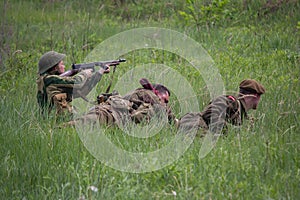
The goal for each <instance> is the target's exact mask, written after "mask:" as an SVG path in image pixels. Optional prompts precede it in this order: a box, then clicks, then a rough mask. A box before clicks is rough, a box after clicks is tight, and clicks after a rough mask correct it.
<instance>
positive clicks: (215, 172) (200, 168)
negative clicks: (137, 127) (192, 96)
mask: <svg viewBox="0 0 300 200" xmlns="http://www.w3.org/2000/svg"><path fill="white" fill-rule="evenodd" d="M122 2H123V3H122ZM209 2H214V4H209ZM270 2H273V3H269V4H267V3H265V2H264V1H261V2H260V3H257V1H248V0H247V1H215V0H213V1H179V0H178V1H172V2H171V1H170V2H167V1H156V0H151V1H126V2H125V1H121V0H115V1H108V0H107V1H106V0H104V1H100V2H98V1H55V0H53V1H50V0H49V1H47V0H43V1H20V2H19V1H6V0H5V1H2V2H1V3H0V9H1V14H0V15H1V24H0V33H1V34H0V43H1V45H0V48H1V49H0V51H1V54H0V65H1V66H0V81H1V84H0V94H1V100H0V106H1V110H0V112H1V114H0V122H1V123H0V124H1V125H0V129H1V133H0V141H1V146H0V158H1V164H0V197H1V199H299V198H300V156H299V155H300V135H299V133H300V126H299V120H300V119H299V111H300V95H299V91H300V80H299V77H300V54H299V50H300V43H299V40H300V12H299V10H300V4H299V2H298V1H292V0H291V1H285V2H284V3H282V2H283V1H282V2H281V1H270ZM280 2H281V3H280ZM149 26H154V27H161V28H168V29H172V30H176V31H178V32H181V33H185V34H187V35H188V36H189V37H191V38H193V39H194V40H195V41H197V42H199V43H200V44H202V46H203V47H204V48H205V49H206V50H207V52H208V53H209V55H210V56H211V57H212V59H213V60H214V62H215V64H216V66H217V68H218V69H219V71H220V74H221V76H222V79H223V81H224V85H225V87H226V90H227V91H236V90H237V86H238V84H239V82H240V81H241V80H243V79H245V78H253V79H256V80H258V81H260V82H261V83H262V84H263V85H264V86H265V87H266V90H267V92H266V94H265V95H263V96H262V99H261V103H260V105H259V107H258V109H257V110H256V111H251V112H250V113H249V114H250V115H251V116H253V117H254V118H255V119H256V120H255V124H254V126H251V124H250V123H249V122H246V123H245V124H244V125H243V126H242V127H241V128H239V129H237V128H236V127H229V134H228V136H227V137H222V138H220V139H219V140H218V142H217V145H216V146H215V148H214V149H213V150H212V151H211V152H210V153H209V154H208V155H207V156H206V157H205V158H203V159H199V157H198V154H199V150H200V147H201V144H202V142H203V139H202V138H200V137H196V138H195V140H194V141H193V143H192V145H191V146H190V148H189V149H188V150H187V151H186V152H185V154H184V155H182V156H181V157H180V159H178V160H177V161H176V162H174V163H172V164H171V165H169V166H166V167H164V168H162V169H160V170H157V171H152V172H147V173H129V172H121V171H118V170H115V169H113V168H111V167H109V166H106V165H105V164H103V163H101V162H99V161H98V160H97V159H95V158H94V157H93V156H92V155H91V154H90V153H89V151H87V149H86V148H85V146H84V145H83V144H82V142H81V140H80V138H79V136H78V134H77V132H76V130H75V129H74V128H70V127H68V128H64V129H60V128H57V125H58V124H57V122H55V120H54V119H53V118H51V116H50V117H49V119H43V118H41V116H40V115H39V114H38V107H37V103H36V98H35V94H36V84H35V79H36V75H37V74H36V73H37V63H38V60H39V58H40V56H41V55H42V54H43V53H45V52H46V51H48V50H51V49H53V50H56V51H58V52H63V53H65V54H67V55H68V57H67V58H66V60H65V63H66V65H68V66H70V65H71V63H72V62H78V63H79V62H83V60H84V58H85V57H86V56H87V55H88V54H89V52H91V51H92V50H93V49H94V48H95V47H96V46H97V44H99V43H100V42H102V41H104V40H105V39H107V38H108V37H110V36H113V35H114V34H117V33H119V32H121V31H125V30H130V29H132V28H143V27H149ZM125 56H126V58H127V60H128V62H127V63H126V64H124V65H122V66H123V68H121V67H120V68H118V69H117V72H116V75H115V82H116V80H117V79H118V77H121V76H122V74H123V73H124V72H126V70H129V69H130V68H131V67H132V66H134V65H137V64H139V63H143V62H144V63H147V62H160V61H161V60H162V59H165V63H172V64H173V65H174V66H173V67H174V69H177V70H178V71H179V72H181V73H182V74H183V76H185V77H186V78H187V80H189V82H190V84H191V85H192V87H193V88H194V89H195V91H196V92H197V94H199V98H198V100H199V106H200V110H201V109H203V107H204V106H205V105H206V104H207V103H208V101H209V98H210V97H209V94H208V92H207V90H206V89H203V87H202V83H203V79H202V77H201V74H199V73H197V72H195V71H194V70H192V69H190V68H188V67H187V68H184V67H185V65H187V64H185V63H184V62H182V61H181V60H180V59H177V58H176V57H175V58H174V57H173V56H171V55H170V56H169V54H162V52H161V51H155V50H153V51H140V52H135V53H133V54H128V55H125ZM112 59H113V58H112ZM109 81H110V77H109V76H107V77H104V78H103V79H102V80H101V84H99V86H97V89H98V90H99V91H104V90H105V88H106V87H107V85H108V83H109ZM199 83H200V84H199ZM199 85H200V87H199ZM172 98H174V97H172ZM173 100H174V99H173ZM174 106H176V105H174ZM178 115H181V114H178ZM177 117H180V116H177ZM173 137H174V133H173V132H172V129H171V130H169V129H167V130H164V131H161V132H160V133H159V134H157V135H155V137H154V138H150V139H149V140H144V139H141V140H140V139H137V138H134V139H132V138H130V137H128V136H124V134H122V132H121V131H119V130H111V134H110V135H109V138H111V139H112V141H113V142H115V144H116V145H119V146H121V147H124V148H127V149H129V150H133V151H134V150H140V149H141V148H143V150H144V151H145V152H149V151H153V150H155V149H156V148H158V147H161V146H163V145H165V144H166V143H168V141H169V140H171V139H172V138H173Z"/></svg>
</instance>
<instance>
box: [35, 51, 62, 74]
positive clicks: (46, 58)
mask: <svg viewBox="0 0 300 200" xmlns="http://www.w3.org/2000/svg"><path fill="white" fill-rule="evenodd" d="M64 57H66V55H65V54H61V53H57V52H55V51H48V52H47V53H45V54H44V55H42V57H41V58H40V61H39V71H38V73H39V74H43V73H45V72H46V71H47V70H48V69H51V68H52V67H54V66H55V65H57V64H58V63H59V62H60V61H61V60H62V59H64Z"/></svg>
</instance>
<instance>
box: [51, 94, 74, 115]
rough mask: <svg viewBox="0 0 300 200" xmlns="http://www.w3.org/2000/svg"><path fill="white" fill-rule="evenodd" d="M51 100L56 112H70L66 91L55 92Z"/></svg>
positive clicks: (70, 107)
mask: <svg viewBox="0 0 300 200" xmlns="http://www.w3.org/2000/svg"><path fill="white" fill-rule="evenodd" d="M52 100H53V104H54V106H55V108H56V114H63V113H65V112H69V113H71V112H72V106H71V105H70V104H69V101H68V95H67V93H60V94H56V95H54V96H53V98H52Z"/></svg>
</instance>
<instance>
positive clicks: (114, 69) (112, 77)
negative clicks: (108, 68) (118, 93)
mask: <svg viewBox="0 0 300 200" xmlns="http://www.w3.org/2000/svg"><path fill="white" fill-rule="evenodd" d="M116 68H117V65H114V68H113V74H112V76H111V79H110V83H109V85H108V87H107V89H106V91H105V93H108V92H109V90H110V87H111V85H112V82H113V80H114V74H115V71H116Z"/></svg>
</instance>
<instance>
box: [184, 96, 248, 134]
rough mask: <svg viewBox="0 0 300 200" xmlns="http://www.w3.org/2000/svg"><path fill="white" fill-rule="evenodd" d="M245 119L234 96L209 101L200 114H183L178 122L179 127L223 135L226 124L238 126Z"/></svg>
mask: <svg viewBox="0 0 300 200" xmlns="http://www.w3.org/2000/svg"><path fill="white" fill-rule="evenodd" d="M245 117H247V113H246V112H245V109H244V105H243V103H242V102H241V101H240V100H238V99H237V98H236V97H234V96H230V95H222V96H219V97H217V98H216V99H214V100H213V101H211V102H210V103H209V104H208V106H207V107H206V108H205V109H204V110H203V111H202V112H200V113H193V112H191V113H187V114H185V115H184V116H183V117H182V118H181V119H180V121H179V127H180V128H182V129H186V130H191V129H204V130H208V129H209V130H210V131H212V132H213V133H224V132H225V131H226V124H227V123H230V124H232V125H236V126H239V125H241V124H242V122H243V119H244V118H245Z"/></svg>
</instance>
